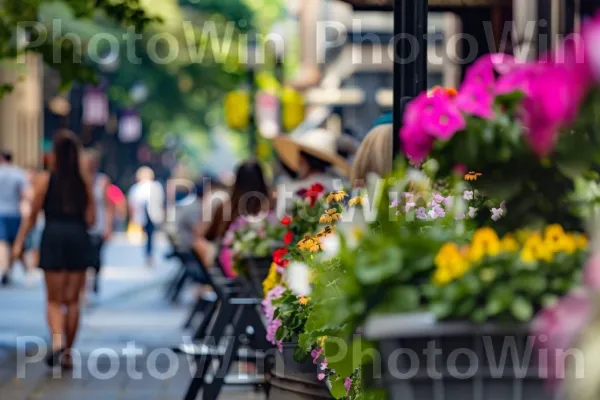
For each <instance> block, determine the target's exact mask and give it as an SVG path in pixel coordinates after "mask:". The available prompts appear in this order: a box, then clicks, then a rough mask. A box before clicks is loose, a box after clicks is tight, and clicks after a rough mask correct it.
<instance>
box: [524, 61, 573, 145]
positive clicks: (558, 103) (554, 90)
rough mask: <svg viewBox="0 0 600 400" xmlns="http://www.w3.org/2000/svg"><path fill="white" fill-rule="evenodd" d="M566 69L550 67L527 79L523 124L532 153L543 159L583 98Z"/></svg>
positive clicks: (558, 66)
mask: <svg viewBox="0 0 600 400" xmlns="http://www.w3.org/2000/svg"><path fill="white" fill-rule="evenodd" d="M574 79H576V78H575V77H573V74H572V72H570V71H569V70H568V69H567V68H565V67H564V66H560V65H552V66H549V67H548V68H546V70H545V72H544V74H543V75H538V76H536V77H534V78H533V79H531V80H530V83H529V85H530V96H528V97H527V98H525V100H524V101H523V110H524V113H523V123H524V125H525V127H526V128H528V129H529V132H528V135H527V138H528V141H529V143H530V145H531V148H532V149H533V151H534V152H535V153H536V154H538V155H540V156H546V155H548V154H549V153H550V152H552V150H553V149H554V144H555V142H556V139H557V137H558V134H559V131H560V129H561V128H563V127H564V126H566V125H567V124H569V123H571V122H572V121H573V119H574V118H575V117H576V115H577V113H578V111H579V106H580V103H581V101H582V100H583V97H582V95H581V93H580V91H579V90H577V89H576V84H575V83H574Z"/></svg>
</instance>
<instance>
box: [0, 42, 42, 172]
mask: <svg viewBox="0 0 600 400" xmlns="http://www.w3.org/2000/svg"><path fill="white" fill-rule="evenodd" d="M0 82H1V83H4V84H10V85H12V86H13V89H12V91H11V92H10V93H9V94H6V95H5V96H4V97H3V98H2V99H1V100H0V149H1V150H2V151H10V152H11V153H12V154H13V160H14V162H15V163H16V164H18V165H22V166H26V167H30V168H38V167H40V166H41V163H42V148H41V142H42V140H41V139H42V131H43V106H42V104H43V99H42V97H43V85H42V83H43V65H42V62H41V60H40V57H39V56H38V55H37V54H33V53H28V54H25V55H23V56H22V57H21V58H20V59H19V60H18V61H14V60H11V61H4V62H3V63H2V64H1V66H0Z"/></svg>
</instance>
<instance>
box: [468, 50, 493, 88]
mask: <svg viewBox="0 0 600 400" xmlns="http://www.w3.org/2000/svg"><path fill="white" fill-rule="evenodd" d="M494 56H495V57H496V58H494ZM494 60H496V61H498V55H490V54H488V55H485V56H482V57H480V58H479V59H478V60H477V61H475V62H474V63H473V65H471V66H470V67H469V68H468V69H467V72H466V73H465V82H471V84H474V85H477V86H480V87H483V88H484V89H487V90H491V89H492V88H493V87H494V85H495V83H496V77H495V76H494Z"/></svg>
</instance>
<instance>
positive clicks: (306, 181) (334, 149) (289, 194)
mask: <svg viewBox="0 0 600 400" xmlns="http://www.w3.org/2000/svg"><path fill="white" fill-rule="evenodd" d="M338 139H339V137H338V136H337V135H335V134H333V133H332V132H329V131H326V130H325V129H314V130H312V131H309V132H307V133H305V134H302V135H299V136H296V137H292V136H289V135H281V136H278V137H276V138H275V139H274V142H273V145H274V147H275V151H276V152H277V155H278V157H279V159H280V160H281V162H282V163H283V164H284V165H285V166H286V167H287V168H289V169H290V170H292V171H293V172H294V173H296V175H297V179H296V180H293V181H288V182H284V183H281V184H280V185H279V186H278V188H277V214H278V215H283V214H284V213H285V211H286V210H287V209H289V207H290V206H291V205H292V199H293V198H294V195H295V193H296V192H297V191H298V190H300V189H307V188H309V187H310V186H311V185H313V184H315V183H320V184H321V185H323V187H324V189H325V191H332V190H341V189H342V187H334V186H336V185H334V180H335V179H336V177H335V175H334V173H333V172H332V169H333V168H335V169H336V170H337V171H338V173H339V174H340V175H342V176H344V177H345V176H347V175H348V172H349V170H350V165H349V164H348V162H347V161H346V160H345V159H344V157H342V156H340V155H339V153H338ZM337 186H341V182H340V184H339V185H337Z"/></svg>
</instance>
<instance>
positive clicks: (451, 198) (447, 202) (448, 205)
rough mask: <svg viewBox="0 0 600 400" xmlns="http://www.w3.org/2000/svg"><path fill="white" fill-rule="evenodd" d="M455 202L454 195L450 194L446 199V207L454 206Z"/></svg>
mask: <svg viewBox="0 0 600 400" xmlns="http://www.w3.org/2000/svg"><path fill="white" fill-rule="evenodd" d="M453 202H454V196H448V197H446V198H445V199H444V207H452V203H453Z"/></svg>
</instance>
